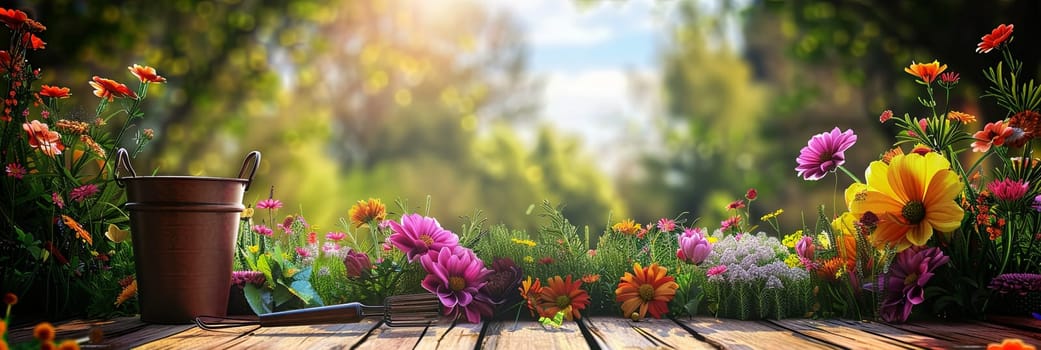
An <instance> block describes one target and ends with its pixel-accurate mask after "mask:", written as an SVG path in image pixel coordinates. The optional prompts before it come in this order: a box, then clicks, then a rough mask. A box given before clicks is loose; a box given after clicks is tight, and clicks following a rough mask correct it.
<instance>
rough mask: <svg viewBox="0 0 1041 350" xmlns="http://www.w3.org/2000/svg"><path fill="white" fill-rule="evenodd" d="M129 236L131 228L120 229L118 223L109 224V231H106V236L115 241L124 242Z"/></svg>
mask: <svg viewBox="0 0 1041 350" xmlns="http://www.w3.org/2000/svg"><path fill="white" fill-rule="evenodd" d="M129 236H130V230H123V229H120V228H119V226H116V224H108V231H106V232H105V237H106V238H108V240H110V241H112V242H115V243H122V242H123V241H125V240H126V239H127V237H129Z"/></svg>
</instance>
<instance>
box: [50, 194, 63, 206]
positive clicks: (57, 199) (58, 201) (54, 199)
mask: <svg viewBox="0 0 1041 350" xmlns="http://www.w3.org/2000/svg"><path fill="white" fill-rule="evenodd" d="M51 201H52V202H54V205H57V206H58V209H65V199H64V198H61V195H60V194H58V192H54V193H51Z"/></svg>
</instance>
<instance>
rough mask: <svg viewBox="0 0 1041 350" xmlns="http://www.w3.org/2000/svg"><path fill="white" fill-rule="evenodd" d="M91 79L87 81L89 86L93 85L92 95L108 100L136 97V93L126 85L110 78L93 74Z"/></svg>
mask: <svg viewBox="0 0 1041 350" xmlns="http://www.w3.org/2000/svg"><path fill="white" fill-rule="evenodd" d="M92 79H93V81H91V82H89V83H90V86H92V87H94V96H97V97H101V98H103V99H106V98H107V99H108V101H109V102H112V100H114V99H116V98H124V97H125V98H130V99H134V100H136V99H137V93H135V92H134V91H132V90H130V88H128V87H127V86H126V85H123V84H122V83H119V82H116V81H115V80H112V79H105V78H102V77H98V76H96V75H95V76H94V78H92Z"/></svg>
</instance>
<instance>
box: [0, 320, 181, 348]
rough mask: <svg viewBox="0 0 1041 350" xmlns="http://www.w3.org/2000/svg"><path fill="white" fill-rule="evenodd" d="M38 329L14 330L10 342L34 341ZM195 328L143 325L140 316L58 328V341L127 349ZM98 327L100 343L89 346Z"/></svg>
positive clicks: (73, 323)
mask: <svg viewBox="0 0 1041 350" xmlns="http://www.w3.org/2000/svg"><path fill="white" fill-rule="evenodd" d="M34 327H35V325H34V326H27V327H22V328H19V329H15V330H12V331H11V332H10V334H8V335H9V338H8V339H9V340H11V342H12V344H16V343H21V342H25V341H29V340H32V330H33V328H34ZM191 327H193V326H192V325H159V324H148V323H144V322H141V320H140V319H138V318H137V317H119V318H114V319H110V320H73V321H68V322H62V323H59V324H57V325H55V334H56V339H58V340H66V339H73V340H77V341H80V342H83V343H84V345H83V348H85V349H86V348H89V349H127V348H131V347H134V346H137V345H141V344H144V343H148V342H151V341H154V340H157V339H161V338H164V337H166V336H169V335H171V334H175V333H178V332H181V331H184V330H186V329H188V328H191ZM94 328H99V329H100V330H101V332H102V334H103V339H102V341H101V342H100V343H96V344H93V343H88V342H87V341H88V335H89V333H90V331H91V330H92V329H94Z"/></svg>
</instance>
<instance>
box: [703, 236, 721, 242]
mask: <svg viewBox="0 0 1041 350" xmlns="http://www.w3.org/2000/svg"><path fill="white" fill-rule="evenodd" d="M705 240H707V241H708V242H709V243H712V244H716V242H719V238H716V237H715V236H709V237H708V238H705Z"/></svg>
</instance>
